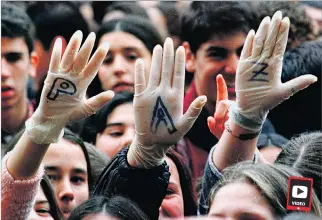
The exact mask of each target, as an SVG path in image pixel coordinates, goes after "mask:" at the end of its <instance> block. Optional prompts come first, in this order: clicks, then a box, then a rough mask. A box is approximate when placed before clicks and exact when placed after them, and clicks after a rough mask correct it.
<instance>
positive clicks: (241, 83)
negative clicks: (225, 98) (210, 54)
mask: <svg viewBox="0 0 322 220" xmlns="http://www.w3.org/2000/svg"><path fill="white" fill-rule="evenodd" d="M289 26H290V21H289V18H287V17H285V18H284V19H283V20H282V12H281V11H277V12H276V13H275V14H274V16H273V18H272V21H270V18H269V17H266V18H264V19H263V21H262V22H261V24H260V26H259V28H258V30H257V33H256V35H255V32H254V31H253V30H251V31H250V32H249V33H248V36H247V38H246V41H245V45H244V47H243V50H242V53H241V57H240V61H239V63H238V66H237V73H236V105H232V108H231V110H230V116H229V117H230V118H232V119H233V120H234V122H235V123H236V124H238V125H239V126H240V127H242V128H245V129H248V130H250V131H254V132H258V131H259V130H260V129H261V126H262V125H263V123H264V121H265V119H266V116H267V114H268V112H269V110H271V109H272V108H274V107H275V106H277V105H278V104H280V103H281V102H283V101H284V100H286V99H288V98H289V97H290V96H292V95H293V94H294V93H296V92H298V91H299V90H302V89H304V88H306V87H307V86H309V85H310V84H312V83H314V82H316V80H317V78H316V77H315V76H313V75H304V76H300V77H298V78H296V79H293V80H290V81H288V82H286V83H282V82H281V73H282V65H283V55H284V52H285V48H286V44H287V38H288V31H289ZM254 35H255V36H254Z"/></svg>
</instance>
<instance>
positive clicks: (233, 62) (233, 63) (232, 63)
mask: <svg viewBox="0 0 322 220" xmlns="http://www.w3.org/2000/svg"><path fill="white" fill-rule="evenodd" d="M238 61H239V55H237V54H236V53H233V54H231V55H230V56H229V57H228V58H227V64H226V66H225V73H226V74H234V75H235V74H236V70H237V65H238Z"/></svg>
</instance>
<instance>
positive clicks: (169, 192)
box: [166, 188, 175, 196]
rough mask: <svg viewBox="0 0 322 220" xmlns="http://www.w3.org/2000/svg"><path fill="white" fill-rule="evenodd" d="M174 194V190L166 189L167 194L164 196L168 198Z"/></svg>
mask: <svg viewBox="0 0 322 220" xmlns="http://www.w3.org/2000/svg"><path fill="white" fill-rule="evenodd" d="M174 193H175V192H174V190H172V189H170V188H168V189H167V192H166V195H167V196H169V195H173V194H174Z"/></svg>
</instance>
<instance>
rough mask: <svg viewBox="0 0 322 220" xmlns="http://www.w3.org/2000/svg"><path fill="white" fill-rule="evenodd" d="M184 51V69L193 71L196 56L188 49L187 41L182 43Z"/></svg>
mask: <svg viewBox="0 0 322 220" xmlns="http://www.w3.org/2000/svg"><path fill="white" fill-rule="evenodd" d="M182 46H183V47H184V49H185V53H186V70H187V71H188V72H191V73H194V72H195V70H196V64H195V63H196V58H195V55H194V54H193V53H192V51H191V49H190V45H189V43H188V42H187V41H185V42H183V43H182Z"/></svg>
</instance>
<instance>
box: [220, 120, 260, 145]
mask: <svg viewBox="0 0 322 220" xmlns="http://www.w3.org/2000/svg"><path fill="white" fill-rule="evenodd" d="M225 132H228V133H230V134H231V135H232V136H233V137H235V138H237V139H239V140H241V141H247V140H252V139H254V138H257V137H258V136H259V134H260V132H261V130H259V131H255V132H254V131H253V130H250V129H247V128H243V127H241V126H240V125H239V124H238V123H236V122H235V121H234V120H233V119H232V118H229V119H228V121H227V122H226V123H225Z"/></svg>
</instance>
